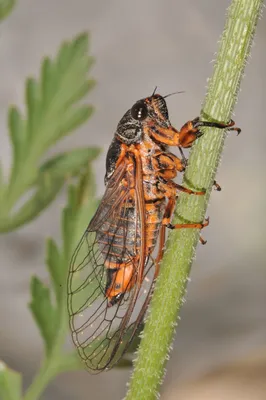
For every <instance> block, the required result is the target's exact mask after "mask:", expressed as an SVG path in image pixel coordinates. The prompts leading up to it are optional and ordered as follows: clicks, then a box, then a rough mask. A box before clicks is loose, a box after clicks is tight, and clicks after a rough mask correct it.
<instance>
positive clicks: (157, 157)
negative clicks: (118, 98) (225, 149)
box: [68, 91, 240, 373]
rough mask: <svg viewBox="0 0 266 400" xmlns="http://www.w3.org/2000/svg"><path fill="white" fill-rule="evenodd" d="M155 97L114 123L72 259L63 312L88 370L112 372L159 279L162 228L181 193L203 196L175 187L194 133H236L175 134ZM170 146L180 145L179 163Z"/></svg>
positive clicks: (195, 129)
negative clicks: (99, 185) (98, 189)
mask: <svg viewBox="0 0 266 400" xmlns="http://www.w3.org/2000/svg"><path fill="white" fill-rule="evenodd" d="M166 97H167V96H165V97H163V96H161V95H159V94H156V93H155V91H154V93H153V94H152V96H150V97H147V98H145V99H142V100H139V101H137V102H136V103H135V104H134V105H133V106H132V107H131V109H129V110H128V111H127V112H126V113H125V115H124V116H123V117H122V119H121V120H120V122H119V123H118V126H117V129H116V132H115V135H114V138H113V140H112V142H111V145H110V147H109V150H108V153H107V159H106V175H105V184H106V191H105V194H104V196H103V198H102V201H101V203H100V205H99V207H98V209H97V211H96V213H95V215H94V217H93V218H92V220H91V222H90V223H89V225H88V228H87V229H86V231H85V233H84V235H83V237H82V239H81V241H80V243H79V245H78V247H77V249H76V251H75V253H74V255H73V258H72V261H71V265H70V271H69V277H68V310H69V315H70V327H71V332H72V338H73V341H74V343H75V345H76V347H77V349H78V352H79V354H80V357H81V358H82V360H83V361H84V362H85V364H86V366H87V368H88V370H89V371H90V372H93V373H97V372H100V371H103V370H106V369H110V368H111V367H112V366H114V365H115V364H116V363H117V362H118V361H119V360H120V358H121V357H122V356H123V354H124V353H125V352H126V350H127V349H128V347H129V345H130V343H131V341H132V339H133V338H134V336H135V335H136V334H137V333H138V332H139V330H140V328H141V327H142V323H143V319H144V316H145V312H146V310H147V307H148V304H149V302H150V299H151V296H152V293H153V289H154V283H155V280H156V277H157V276H158V273H159V266H160V260H161V258H162V256H163V246H164V242H165V236H166V228H169V229H180V228H182V229H183V228H198V229H202V228H203V227H205V226H206V225H208V220H205V221H203V222H199V223H186V224H176V225H173V224H171V218H172V214H173V211H174V207H175V203H176V198H177V196H178V193H179V192H180V191H182V192H186V193H188V194H191V195H198V196H200V195H203V194H204V191H198V192H196V191H192V190H190V189H187V188H185V187H183V186H181V185H178V184H177V183H175V182H174V181H173V179H174V178H175V177H176V175H177V174H178V172H182V171H184V169H185V167H186V159H185V158H184V155H183V151H182V148H189V147H191V145H192V144H193V142H194V141H195V140H196V139H197V138H198V137H199V136H201V134H202V133H201V132H200V130H199V129H200V127H216V128H221V129H225V128H227V129H228V130H237V131H238V132H239V131H240V130H239V128H235V127H233V125H234V122H233V121H231V122H230V123H229V124H220V123H216V122H206V121H205V122H204V121H200V120H199V118H196V119H194V120H192V121H189V122H187V123H186V124H185V125H183V127H182V128H181V129H180V131H178V130H177V129H175V128H174V127H173V126H172V125H171V123H170V120H169V115H168V109H167V105H166V101H165V98H166ZM168 146H175V147H178V148H179V150H180V152H181V158H179V157H177V156H176V155H174V154H173V153H171V152H170V151H169V149H168Z"/></svg>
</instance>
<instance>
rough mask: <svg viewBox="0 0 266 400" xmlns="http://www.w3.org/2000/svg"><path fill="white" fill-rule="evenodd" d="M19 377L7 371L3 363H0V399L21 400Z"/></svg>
mask: <svg viewBox="0 0 266 400" xmlns="http://www.w3.org/2000/svg"><path fill="white" fill-rule="evenodd" d="M21 392H22V389H21V375H20V374H19V373H18V372H15V371H13V370H12V369H9V368H8V367H7V366H6V364H5V363H4V362H3V361H0V399H2V400H20V399H22V394H21Z"/></svg>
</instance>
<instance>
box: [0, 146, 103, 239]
mask: <svg viewBox="0 0 266 400" xmlns="http://www.w3.org/2000/svg"><path fill="white" fill-rule="evenodd" d="M99 153H100V149H99V148H97V147H89V148H85V149H77V150H73V151H71V152H66V153H61V154H58V155H56V156H54V157H53V158H51V159H49V160H48V161H46V162H45V163H44V164H43V165H42V166H41V167H40V170H39V175H38V177H36V191H35V193H34V194H33V195H32V196H31V198H30V199H29V200H28V201H27V202H26V203H25V204H24V205H23V206H22V207H21V208H20V209H19V210H18V211H17V212H16V213H15V214H14V215H13V217H12V219H6V221H5V220H4V217H3V219H2V220H1V224H0V232H6V231H9V232H10V231H11V230H14V229H15V228H16V227H18V226H20V225H24V224H26V223H29V222H30V221H31V220H32V219H33V218H35V217H36V216H38V215H39V214H40V213H41V212H42V211H43V210H44V209H45V208H46V207H48V205H49V204H50V203H51V202H52V201H53V200H54V199H55V197H56V196H57V195H58V193H59V192H60V190H61V188H62V187H63V185H64V183H65V181H66V180H67V179H69V178H71V177H74V176H76V175H77V174H79V173H80V172H82V171H83V169H84V168H87V166H88V163H90V162H91V161H93V160H94V159H95V158H96V157H97V156H98V154H99Z"/></svg>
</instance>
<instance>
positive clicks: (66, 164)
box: [40, 147, 100, 178]
mask: <svg viewBox="0 0 266 400" xmlns="http://www.w3.org/2000/svg"><path fill="white" fill-rule="evenodd" d="M99 154H100V149H99V148H98V147H88V148H85V149H75V150H72V151H70V152H66V153H61V154H58V155H56V156H54V157H53V158H50V159H49V160H48V161H46V162H45V163H44V164H43V165H42V166H41V167H40V174H46V173H48V174H50V175H51V176H52V177H53V178H55V177H56V178H66V177H70V176H75V175H76V174H78V173H79V172H80V171H81V169H82V168H83V167H84V166H87V164H88V163H89V162H91V161H93V160H94V159H95V158H96V157H98V155H99Z"/></svg>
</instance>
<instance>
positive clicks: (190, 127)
mask: <svg viewBox="0 0 266 400" xmlns="http://www.w3.org/2000/svg"><path fill="white" fill-rule="evenodd" d="M234 125H235V123H234V121H233V120H231V121H230V122H229V123H228V124H222V123H219V122H208V121H200V119H199V117H197V118H195V119H193V121H189V122H187V123H186V124H185V125H183V126H182V128H181V129H180V132H179V146H180V147H185V148H187V147H191V146H192V144H193V142H194V141H195V140H196V139H197V138H199V137H200V136H202V132H201V131H200V129H199V128H201V127H205V126H206V127H211V128H218V129H227V130H228V131H236V132H237V134H238V135H239V133H240V132H241V129H240V128H237V127H235V126H234ZM180 147H179V148H180ZM180 151H181V154H182V150H180Z"/></svg>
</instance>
